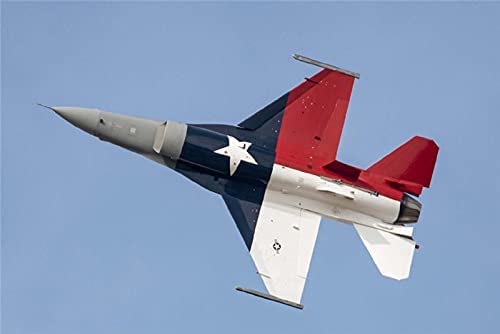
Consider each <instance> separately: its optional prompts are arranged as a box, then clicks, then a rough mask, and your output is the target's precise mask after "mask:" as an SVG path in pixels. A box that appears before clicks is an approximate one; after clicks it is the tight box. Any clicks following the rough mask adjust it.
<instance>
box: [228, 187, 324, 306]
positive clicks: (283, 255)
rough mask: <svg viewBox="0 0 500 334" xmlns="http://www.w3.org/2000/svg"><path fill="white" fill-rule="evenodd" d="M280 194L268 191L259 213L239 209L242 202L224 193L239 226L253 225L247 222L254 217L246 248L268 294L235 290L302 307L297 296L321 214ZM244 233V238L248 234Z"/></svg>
mask: <svg viewBox="0 0 500 334" xmlns="http://www.w3.org/2000/svg"><path fill="white" fill-rule="evenodd" d="M282 196H284V195H283V194H281V193H279V192H275V191H267V192H266V195H265V196H264V200H263V202H262V204H261V206H260V210H259V213H258V215H255V211H254V210H247V211H246V214H245V210H241V208H242V207H245V205H241V204H239V203H236V202H234V200H229V201H228V200H227V199H226V197H225V201H226V204H227V205H228V207H229V210H230V211H231V214H232V216H233V218H234V219H235V220H237V221H236V224H237V225H238V227H240V226H252V224H251V223H250V222H252V221H254V220H253V219H254V218H255V217H256V218H257V219H256V223H255V225H254V229H255V230H254V233H253V238H252V241H251V245H250V247H249V249H250V255H251V256H252V259H253V261H254V263H255V266H256V267H257V273H258V274H259V275H260V277H261V278H262V280H263V281H264V285H265V286H266V289H267V291H268V292H269V295H267V294H263V293H260V292H257V291H253V290H250V289H243V288H238V290H240V291H244V292H247V293H250V294H254V295H257V296H259V297H263V298H266V299H270V300H274V301H278V302H281V303H284V304H287V305H290V306H294V307H297V308H302V307H303V306H302V305H301V304H300V300H301V298H302V292H303V290H304V285H305V282H306V279H307V274H308V271H309V264H310V262H311V257H312V254H313V250H314V245H315V243H316V237H317V234H318V229H319V224H320V220H321V216H320V215H318V214H315V213H312V212H310V211H306V210H303V209H300V208H297V207H292V206H290V205H287V204H285V202H284V201H282V200H280V197H282ZM238 220H240V221H238ZM249 223H250V224H249ZM240 232H242V229H241V228H240ZM242 235H243V234H242ZM243 237H244V239H245V242H247V240H248V237H245V235H243ZM247 245H248V243H247Z"/></svg>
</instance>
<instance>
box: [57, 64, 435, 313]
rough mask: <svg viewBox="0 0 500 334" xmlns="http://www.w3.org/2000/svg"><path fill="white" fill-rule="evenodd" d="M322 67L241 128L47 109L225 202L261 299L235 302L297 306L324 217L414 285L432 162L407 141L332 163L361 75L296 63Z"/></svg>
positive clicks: (430, 154) (420, 145)
mask: <svg viewBox="0 0 500 334" xmlns="http://www.w3.org/2000/svg"><path fill="white" fill-rule="evenodd" d="M294 58H295V59H297V60H299V61H303V62H305V63H309V64H312V65H316V66H319V67H321V68H322V69H321V70H320V71H319V72H318V73H317V74H315V75H314V76H312V77H310V78H306V79H305V81H304V82H302V83H301V84H300V85H298V86H297V87H295V88H293V89H292V90H290V91H289V92H287V93H286V94H284V95H283V96H281V97H280V98H278V99H277V100H275V101H274V102H272V103H271V104H269V105H268V106H266V107H265V108H263V109H261V110H260V111H258V112H257V113H255V114H253V115H252V116H250V117H248V118H247V119H245V120H244V121H242V122H240V123H239V124H238V125H237V126H233V125H224V124H186V123H181V122H176V121H156V120H150V119H144V118H140V117H132V116H125V115H120V114H115V113H110V112H105V111H100V110H97V109H86V108H77V107H50V109H52V110H53V111H55V112H56V113H57V114H58V115H59V116H61V117H62V118H64V119H65V120H67V121H68V122H70V123H71V124H73V125H75V126H76V127H78V128H80V129H82V130H83V131H86V132H88V133H90V134H92V135H94V136H96V137H98V138H99V139H101V140H104V141H108V142H110V143H113V144H115V145H118V146H121V147H123V148H125V149H127V150H130V151H132V152H135V153H138V154H140V155H143V156H144V157H146V158H149V159H151V160H153V161H156V162H158V163H160V164H162V165H165V166H167V167H170V168H172V169H174V170H175V171H177V172H179V173H181V174H182V175H184V176H186V177H188V178H189V179H191V180H192V181H194V182H196V183H198V184H199V185H201V186H202V187H204V188H206V189H208V190H210V191H213V192H215V193H217V194H220V195H221V196H222V198H223V200H224V202H225V203H226V205H227V207H228V209H229V211H230V213H231V215H232V217H233V218H234V220H235V222H236V226H237V228H238V230H239V232H240V234H241V236H242V238H243V241H244V243H245V245H246V247H247V248H248V250H249V252H250V255H251V257H252V259H253V261H254V263H255V266H256V267H257V273H258V275H259V276H260V277H261V278H262V280H263V281H264V285H265V287H266V289H267V292H268V293H263V292H259V291H255V290H251V289H247V288H240V287H238V288H236V289H237V290H239V291H243V292H247V293H249V294H252V295H256V296H259V297H263V298H266V299H269V300H273V301H276V302H280V303H283V304H287V305H290V306H293V307H296V308H303V306H302V305H301V304H300V301H301V297H302V291H303V289H304V285H305V282H306V279H307V274H308V271H309V264H310V261H311V257H312V254H313V249H314V244H315V242H316V237H317V234H318V228H319V224H320V221H321V218H322V217H325V218H329V219H334V220H336V221H339V222H342V223H347V224H351V225H353V226H354V229H355V230H356V232H357V233H358V234H359V236H360V238H361V241H362V242H363V244H364V245H365V247H366V249H367V250H368V252H369V253H370V255H371V257H372V259H373V261H374V262H375V264H376V266H377V267H378V270H379V271H380V273H381V274H382V275H384V276H387V277H390V278H393V279H396V280H401V279H405V278H407V277H408V276H409V273H410V267H411V262H412V258H413V254H414V251H415V249H416V248H418V246H417V245H416V243H415V241H414V240H413V238H412V233H413V227H411V226H408V224H411V223H416V222H417V221H418V218H419V215H420V210H421V207H422V206H421V204H420V203H419V202H418V201H417V200H416V199H415V197H418V196H419V195H420V194H421V192H422V188H423V187H429V185H430V183H431V178H432V173H433V170H434V165H435V163H436V158H437V154H438V146H437V145H436V143H435V142H434V141H432V140H430V139H427V138H423V137H413V138H411V139H410V140H409V141H407V142H406V143H404V144H403V145H401V146H400V147H399V148H397V149H396V150H394V151H393V152H392V153H390V154H388V155H386V156H385V157H383V158H382V159H381V160H380V161H378V162H376V163H375V164H374V165H372V166H370V167H369V168H367V169H361V168H358V167H354V166H350V165H348V164H346V163H343V162H341V161H339V160H337V150H338V146H339V142H340V136H341V134H342V128H343V125H344V120H345V116H346V112H347V107H348V105H349V99H350V97H351V91H352V87H353V84H354V80H355V79H356V78H359V74H357V73H354V72H351V71H347V70H343V69H341V68H338V67H335V66H332V65H328V64H325V63H321V62H318V61H315V60H313V59H310V58H307V57H303V56H299V55H294Z"/></svg>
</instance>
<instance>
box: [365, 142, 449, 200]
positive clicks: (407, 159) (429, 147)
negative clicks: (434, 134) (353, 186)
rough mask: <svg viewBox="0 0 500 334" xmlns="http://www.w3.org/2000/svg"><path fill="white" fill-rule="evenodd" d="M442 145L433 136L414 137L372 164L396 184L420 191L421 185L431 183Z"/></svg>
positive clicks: (373, 170)
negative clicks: (429, 137)
mask: <svg viewBox="0 0 500 334" xmlns="http://www.w3.org/2000/svg"><path fill="white" fill-rule="evenodd" d="M438 151H439V147H438V146H437V145H436V143H435V142H434V141H433V140H430V139H427V138H424V137H419V136H416V137H413V138H412V139H410V140H409V141H407V142H406V143H404V144H403V145H401V146H400V147H398V148H397V149H395V150H394V151H393V152H391V153H389V154H388V155H386V156H385V157H383V158H382V159H381V160H380V161H378V162H376V163H375V164H374V165H372V166H371V167H370V168H368V170H367V171H368V172H369V173H373V174H377V175H381V176H383V177H384V180H385V182H387V183H388V184H389V185H391V186H392V187H393V188H396V189H399V190H401V191H404V192H409V193H411V194H414V195H417V196H418V195H420V194H421V192H422V187H427V188H428V187H429V186H430V184H431V179H432V173H433V172H434V165H435V164H436V159H437V154H438Z"/></svg>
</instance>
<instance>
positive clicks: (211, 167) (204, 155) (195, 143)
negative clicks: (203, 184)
mask: <svg viewBox="0 0 500 334" xmlns="http://www.w3.org/2000/svg"><path fill="white" fill-rule="evenodd" d="M235 138H236V139H238V140H240V141H242V140H245V139H242V138H238V137H235ZM228 145H229V139H228V137H227V135H225V134H222V133H219V132H215V131H211V130H208V129H204V128H200V127H197V126H192V125H190V126H188V130H187V135H186V140H185V142H184V146H183V148H182V152H181V156H180V157H179V160H180V161H182V162H186V163H188V164H191V165H195V166H198V167H200V168H202V170H204V171H205V173H209V174H211V175H214V176H219V177H229V157H227V156H224V155H220V154H217V153H214V151H216V150H218V149H220V148H223V147H226V146H228ZM248 153H250V154H251V155H252V156H253V157H254V159H255V160H256V161H257V165H254V164H250V163H248V162H246V161H241V163H240V165H239V167H238V168H237V170H236V172H235V173H234V174H233V175H232V176H231V179H232V180H243V179H244V180H247V182H248V180H249V181H250V182H260V183H262V184H267V182H268V181H269V177H270V176H271V172H272V168H273V163H274V152H272V151H269V150H267V149H264V148H262V147H261V146H259V145H256V144H254V143H252V145H251V146H250V148H249V149H248Z"/></svg>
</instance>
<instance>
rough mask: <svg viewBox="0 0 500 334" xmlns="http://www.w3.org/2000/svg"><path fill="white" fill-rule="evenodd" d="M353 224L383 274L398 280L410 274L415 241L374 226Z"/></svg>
mask: <svg viewBox="0 0 500 334" xmlns="http://www.w3.org/2000/svg"><path fill="white" fill-rule="evenodd" d="M353 225H354V227H355V228H356V231H357V232H358V234H359V236H360V238H361V240H362V241H363V244H364V245H365V247H366V249H367V250H368V252H369V253H370V256H371V257H372V259H373V262H375V264H376V265H377V268H378V270H379V271H380V273H381V274H382V275H383V276H386V277H389V278H393V279H397V280H402V279H406V278H408V276H410V268H411V262H412V260H413V254H414V252H415V241H413V240H411V239H409V238H405V237H400V236H397V235H394V234H392V233H389V232H384V231H381V230H378V229H375V228H372V227H367V226H364V225H359V224H353Z"/></svg>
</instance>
